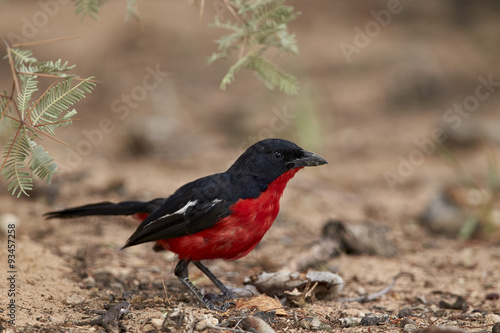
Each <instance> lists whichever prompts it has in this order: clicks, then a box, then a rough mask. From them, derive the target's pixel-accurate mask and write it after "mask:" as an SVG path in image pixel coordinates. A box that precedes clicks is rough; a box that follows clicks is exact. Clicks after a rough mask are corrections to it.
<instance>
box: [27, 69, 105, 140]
mask: <svg viewBox="0 0 500 333" xmlns="http://www.w3.org/2000/svg"><path fill="white" fill-rule="evenodd" d="M90 79H92V78H88V79H87V80H83V81H80V82H78V83H77V84H76V85H75V86H73V87H72V86H71V84H72V81H71V80H66V81H64V82H61V83H59V84H57V85H55V86H53V87H52V88H50V89H49V90H48V91H47V92H46V93H45V94H44V95H43V96H42V97H41V98H40V100H39V101H38V103H37V104H36V105H35V106H34V108H33V112H32V114H31V119H32V125H33V126H38V128H39V129H40V130H44V131H47V132H48V133H50V134H51V135H54V130H55V128H57V127H60V126H66V125H69V124H70V122H69V121H70V120H71V117H72V116H74V115H75V114H76V111H75V110H74V109H73V110H72V111H70V112H68V113H67V114H65V115H62V113H63V112H64V111H66V110H68V109H69V108H70V107H71V106H72V105H74V104H75V103H76V102H78V101H80V100H81V99H83V98H84V97H85V93H90V92H92V89H93V88H94V86H95V83H93V82H91V81H88V80H90Z"/></svg>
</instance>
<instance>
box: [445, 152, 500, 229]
mask: <svg viewBox="0 0 500 333" xmlns="http://www.w3.org/2000/svg"><path fill="white" fill-rule="evenodd" d="M438 151H439V153H440V155H441V157H442V158H443V159H444V160H445V162H446V163H447V164H448V165H449V166H450V168H451V169H452V170H453V172H454V173H455V175H456V177H457V180H458V182H459V183H460V185H461V186H462V187H463V188H464V189H465V190H466V191H467V193H468V196H469V197H473V198H474V200H470V201H471V202H466V203H464V204H465V206H467V207H461V208H462V210H463V211H464V212H466V213H467V215H468V216H467V219H466V221H465V222H464V224H463V226H462V228H461V230H460V233H459V236H460V238H463V239H469V238H471V237H473V236H474V235H476V234H477V231H478V230H479V231H480V232H481V234H482V236H485V237H488V236H490V235H492V234H493V233H494V232H495V231H496V229H497V222H496V221H495V211H496V209H498V207H497V205H496V203H497V202H498V200H499V199H500V178H499V175H500V169H499V167H498V162H497V160H496V157H495V154H494V153H492V154H491V155H490V156H488V169H487V172H486V174H485V177H484V178H485V180H484V181H483V182H485V183H486V184H485V185H483V186H482V185H480V182H478V181H477V180H476V179H474V178H473V177H471V176H470V175H469V174H468V173H467V172H466V171H465V169H464V168H463V166H462V165H461V164H460V162H459V161H458V160H457V158H456V157H455V155H454V154H453V152H452V151H451V150H450V149H448V148H446V146H445V145H440V146H439V150H438Z"/></svg>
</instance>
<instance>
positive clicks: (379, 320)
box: [361, 314, 389, 326]
mask: <svg viewBox="0 0 500 333" xmlns="http://www.w3.org/2000/svg"><path fill="white" fill-rule="evenodd" d="M388 320H389V315H387V314H383V315H374V316H365V317H363V318H362V319H361V325H363V326H374V325H380V324H383V323H385V322H386V321H388Z"/></svg>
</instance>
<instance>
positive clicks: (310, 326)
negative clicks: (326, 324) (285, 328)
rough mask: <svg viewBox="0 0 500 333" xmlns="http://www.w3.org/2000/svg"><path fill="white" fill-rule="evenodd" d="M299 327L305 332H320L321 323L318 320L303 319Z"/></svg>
mask: <svg viewBox="0 0 500 333" xmlns="http://www.w3.org/2000/svg"><path fill="white" fill-rule="evenodd" d="M299 324H300V326H301V327H302V328H305V329H306V330H320V329H321V321H320V320H319V319H318V318H304V319H302V320H301V321H300V323H299Z"/></svg>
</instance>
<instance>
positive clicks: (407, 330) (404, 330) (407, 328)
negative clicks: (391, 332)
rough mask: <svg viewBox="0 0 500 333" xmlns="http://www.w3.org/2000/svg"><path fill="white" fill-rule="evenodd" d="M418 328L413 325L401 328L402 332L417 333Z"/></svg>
mask: <svg viewBox="0 0 500 333" xmlns="http://www.w3.org/2000/svg"><path fill="white" fill-rule="evenodd" d="M417 331H418V327H417V325H415V324H406V325H405V327H404V328H403V332H417Z"/></svg>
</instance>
